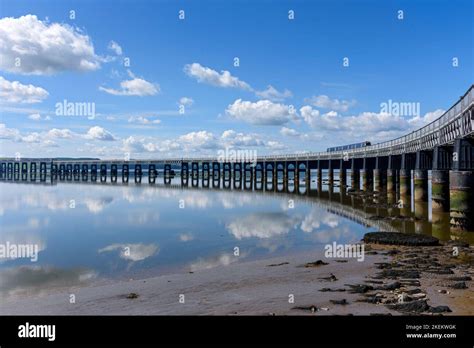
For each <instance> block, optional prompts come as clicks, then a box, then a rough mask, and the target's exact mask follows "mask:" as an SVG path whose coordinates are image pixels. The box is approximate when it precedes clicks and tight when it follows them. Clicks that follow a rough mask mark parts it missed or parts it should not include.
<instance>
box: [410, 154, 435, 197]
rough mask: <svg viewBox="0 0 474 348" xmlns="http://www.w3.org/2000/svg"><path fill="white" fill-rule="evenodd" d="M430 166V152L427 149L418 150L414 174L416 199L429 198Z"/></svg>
mask: <svg viewBox="0 0 474 348" xmlns="http://www.w3.org/2000/svg"><path fill="white" fill-rule="evenodd" d="M430 167H431V156H430V154H429V153H428V152H426V151H417V153H416V163H415V171H414V175H413V187H414V191H415V192H414V195H413V196H414V199H415V201H426V200H427V199H428V168H430Z"/></svg>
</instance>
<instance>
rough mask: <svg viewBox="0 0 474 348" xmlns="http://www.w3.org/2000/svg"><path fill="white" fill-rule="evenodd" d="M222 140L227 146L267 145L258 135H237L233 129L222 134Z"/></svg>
mask: <svg viewBox="0 0 474 348" xmlns="http://www.w3.org/2000/svg"><path fill="white" fill-rule="evenodd" d="M221 140H222V142H223V143H224V144H225V145H226V146H262V145H264V144H265V143H264V141H263V140H262V139H260V137H259V135H258V134H244V133H237V132H236V131H234V130H232V129H229V130H226V131H224V132H222V135H221Z"/></svg>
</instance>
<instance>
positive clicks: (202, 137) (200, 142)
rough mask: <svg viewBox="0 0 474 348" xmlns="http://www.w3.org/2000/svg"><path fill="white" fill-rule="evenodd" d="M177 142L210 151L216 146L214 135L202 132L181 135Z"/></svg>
mask: <svg viewBox="0 0 474 348" xmlns="http://www.w3.org/2000/svg"><path fill="white" fill-rule="evenodd" d="M178 140H179V141H180V142H181V143H183V144H184V145H187V146H189V147H200V148H207V149H212V148H215V147H216V146H217V144H216V137H215V136H214V134H212V133H211V132H208V131H204V130H203V131H198V132H190V133H187V134H184V135H181V136H180V137H179V138H178Z"/></svg>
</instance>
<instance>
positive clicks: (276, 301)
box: [0, 245, 474, 315]
mask: <svg viewBox="0 0 474 348" xmlns="http://www.w3.org/2000/svg"><path fill="white" fill-rule="evenodd" d="M451 249H452V246H451V245H444V246H438V247H405V246H403V247H394V246H382V245H366V256H365V260H364V261H363V262H358V261H357V260H356V259H355V258H354V259H342V260H341V259H326V258H324V255H323V253H322V252H321V253H319V254H318V253H315V252H311V253H304V254H300V255H294V256H289V257H285V256H282V257H277V258H272V259H265V260H258V261H248V262H241V263H234V264H231V265H228V266H219V267H216V268H212V269H206V270H201V271H195V272H193V273H191V272H188V273H178V274H172V275H162V276H158V277H152V278H148V279H140V280H129V281H116V282H113V283H110V284H105V285H103V284H102V285H96V286H87V287H82V288H77V289H69V290H68V291H61V292H54V293H51V294H49V295H46V296H41V297H34V298H23V299H16V300H6V301H4V302H2V303H1V304H0V314H1V315H400V314H430V315H473V314H474V307H473V306H472V303H474V291H473V290H472V285H473V282H472V280H470V279H471V277H472V276H474V270H473V267H472V258H473V256H474V249H473V248H472V247H461V253H462V258H460V259H458V260H457V261H456V260H454V259H453V258H452V257H451V256H450V252H449V251H450V250H451ZM448 259H450V260H451V261H450V262H449V264H447V262H448V261H447V260H448ZM318 260H320V262H318ZM420 260H425V261H420ZM453 260H454V261H453ZM325 263H327V264H325ZM420 264H422V267H421V268H420ZM423 265H424V266H423ZM415 268H417V269H419V272H418V273H417V272H415V271H414V269H415ZM71 293H72V294H74V295H75V298H76V303H74V304H71V303H70V302H69V296H70V294H71ZM183 295H184V296H183Z"/></svg>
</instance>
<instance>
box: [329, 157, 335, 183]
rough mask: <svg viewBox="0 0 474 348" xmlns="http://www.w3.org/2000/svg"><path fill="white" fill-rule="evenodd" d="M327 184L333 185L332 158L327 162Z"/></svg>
mask: <svg viewBox="0 0 474 348" xmlns="http://www.w3.org/2000/svg"><path fill="white" fill-rule="evenodd" d="M328 185H329V186H332V185H334V166H333V164H332V160H329V164H328Z"/></svg>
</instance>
